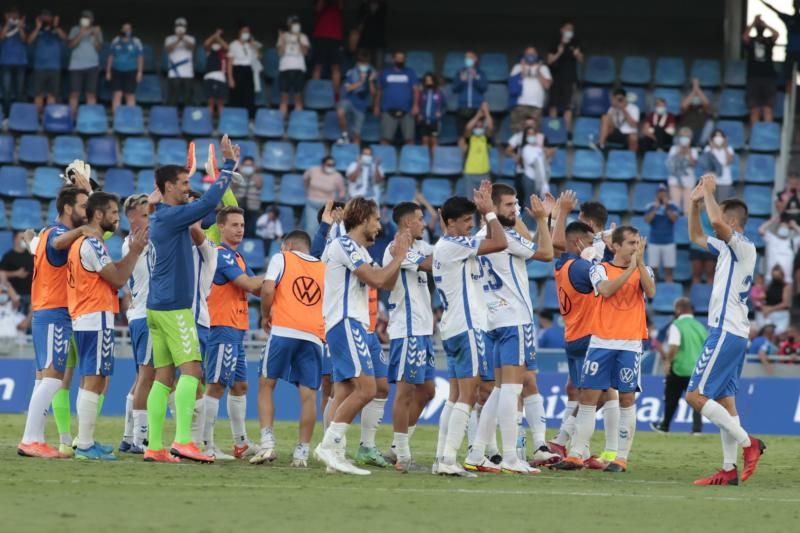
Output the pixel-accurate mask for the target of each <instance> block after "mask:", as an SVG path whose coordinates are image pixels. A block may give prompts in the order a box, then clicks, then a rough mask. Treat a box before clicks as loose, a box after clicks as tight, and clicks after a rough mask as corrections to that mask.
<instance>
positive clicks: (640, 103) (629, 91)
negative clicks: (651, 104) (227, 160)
mask: <svg viewBox="0 0 800 533" xmlns="http://www.w3.org/2000/svg"><path fill="white" fill-rule="evenodd" d="M623 89H625V96H626V97H627V98H628V101H629V102H631V103H632V104H636V106H637V107H638V108H639V110H640V111H646V110H647V109H648V103H647V91H646V90H645V88H644V87H632V86H630V85H626V86H625V87H623ZM642 119H644V117H642Z"/></svg>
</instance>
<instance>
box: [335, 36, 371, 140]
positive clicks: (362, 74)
mask: <svg viewBox="0 0 800 533" xmlns="http://www.w3.org/2000/svg"><path fill="white" fill-rule="evenodd" d="M344 77H345V80H344V97H343V98H342V99H341V100H340V101H339V105H338V106H337V107H336V116H337V117H338V119H339V129H341V130H342V136H341V137H340V138H339V140H338V141H337V142H338V143H339V144H347V143H349V142H350V139H351V136H350V135H351V134H352V141H353V142H354V143H355V144H360V143H361V129H362V128H363V127H364V119H365V118H366V114H367V109H368V108H369V102H370V98H372V97H373V96H374V95H375V78H376V74H375V70H374V69H373V68H372V66H371V65H370V64H369V54H368V53H367V52H366V51H365V50H359V51H358V52H357V53H356V65H355V66H354V67H353V68H351V69H350V70H348V71H347V73H345V75H344Z"/></svg>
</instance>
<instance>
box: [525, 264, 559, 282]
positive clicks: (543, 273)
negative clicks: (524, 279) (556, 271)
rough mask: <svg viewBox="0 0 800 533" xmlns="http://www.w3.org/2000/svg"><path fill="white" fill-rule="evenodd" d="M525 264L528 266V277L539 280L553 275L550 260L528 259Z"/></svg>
mask: <svg viewBox="0 0 800 533" xmlns="http://www.w3.org/2000/svg"><path fill="white" fill-rule="evenodd" d="M526 266H527V267H528V279H531V280H534V279H535V280H540V279H549V278H552V277H553V263H552V262H547V263H544V262H542V261H528V262H527V265H526Z"/></svg>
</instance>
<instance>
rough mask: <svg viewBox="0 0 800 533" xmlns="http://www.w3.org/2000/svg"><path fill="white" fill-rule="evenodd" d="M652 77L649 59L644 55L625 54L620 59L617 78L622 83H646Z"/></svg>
mask: <svg viewBox="0 0 800 533" xmlns="http://www.w3.org/2000/svg"><path fill="white" fill-rule="evenodd" d="M651 78H652V74H651V72H650V60H649V59H647V58H646V57H644V56H625V57H624V58H623V59H622V68H621V69H620V73H619V79H620V81H621V82H622V83H630V84H632V85H648V84H649V83H650V80H651Z"/></svg>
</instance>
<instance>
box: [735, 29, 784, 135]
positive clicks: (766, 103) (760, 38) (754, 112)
mask: <svg viewBox="0 0 800 533" xmlns="http://www.w3.org/2000/svg"><path fill="white" fill-rule="evenodd" d="M753 29H755V30H756V35H755V37H751V36H750V33H751V32H752V31H753ZM765 31H769V36H767V35H764V32H765ZM777 40H778V32H777V31H775V30H774V29H773V28H771V27H769V26H768V25H767V23H766V22H764V21H763V20H761V15H756V18H755V19H753V22H752V24H750V25H749V26H748V27H746V28H745V29H744V33H743V34H742V42H743V43H744V47H745V50H746V51H747V107H749V108H750V124H751V125H753V124H755V123H756V122H758V121H759V120H764V121H765V122H772V107H773V106H774V105H775V78H776V77H777V76H776V75H775V66H774V65H773V64H772V47H773V46H774V45H775V41H777Z"/></svg>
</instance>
